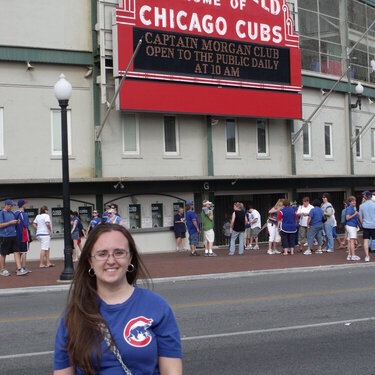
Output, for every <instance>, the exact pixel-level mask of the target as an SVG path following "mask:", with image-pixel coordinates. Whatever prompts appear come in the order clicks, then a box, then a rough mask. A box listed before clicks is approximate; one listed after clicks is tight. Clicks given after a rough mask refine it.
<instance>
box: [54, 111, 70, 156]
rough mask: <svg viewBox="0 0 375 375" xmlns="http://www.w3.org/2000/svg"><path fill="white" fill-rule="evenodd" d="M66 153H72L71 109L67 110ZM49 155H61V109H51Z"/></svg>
mask: <svg viewBox="0 0 375 375" xmlns="http://www.w3.org/2000/svg"><path fill="white" fill-rule="evenodd" d="M67 123H68V155H72V135H71V134H72V132H71V110H70V109H68V110H67ZM51 155H52V156H61V110H60V109H52V110H51Z"/></svg>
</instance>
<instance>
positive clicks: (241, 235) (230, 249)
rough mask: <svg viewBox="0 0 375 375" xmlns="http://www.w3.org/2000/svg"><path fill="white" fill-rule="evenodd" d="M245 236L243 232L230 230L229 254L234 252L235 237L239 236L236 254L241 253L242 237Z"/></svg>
mask: <svg viewBox="0 0 375 375" xmlns="http://www.w3.org/2000/svg"><path fill="white" fill-rule="evenodd" d="M244 236H245V232H236V231H235V230H234V231H232V237H231V239H230V248H229V254H232V255H233V254H234V249H235V246H236V239H237V237H238V238H239V246H238V254H239V255H242V254H243V250H244V248H243V238H244Z"/></svg>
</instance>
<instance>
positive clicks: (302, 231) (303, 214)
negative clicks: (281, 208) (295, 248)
mask: <svg viewBox="0 0 375 375" xmlns="http://www.w3.org/2000/svg"><path fill="white" fill-rule="evenodd" d="M313 208H314V206H313V205H312V204H310V198H309V197H304V198H302V205H301V206H299V207H298V210H297V217H298V219H299V231H298V237H299V238H298V244H299V251H300V252H302V251H303V247H304V244H305V243H306V241H307V220H308V218H309V212H310V211H311V210H312V209H313Z"/></svg>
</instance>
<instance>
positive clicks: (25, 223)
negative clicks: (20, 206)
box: [14, 210, 30, 243]
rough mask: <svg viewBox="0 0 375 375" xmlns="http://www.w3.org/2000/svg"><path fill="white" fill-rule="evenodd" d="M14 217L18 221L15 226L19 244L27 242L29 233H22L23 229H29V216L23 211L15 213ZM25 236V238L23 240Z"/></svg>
mask: <svg viewBox="0 0 375 375" xmlns="http://www.w3.org/2000/svg"><path fill="white" fill-rule="evenodd" d="M14 217H15V218H16V219H18V220H19V221H20V223H19V224H18V225H17V226H16V232H17V238H18V241H19V242H21V243H22V242H29V240H30V238H29V231H28V230H27V231H26V232H25V231H24V228H26V229H28V228H29V216H28V215H27V213H26V212H25V211H20V210H18V211H16V212H15V214H14ZM25 235H26V237H27V238H25Z"/></svg>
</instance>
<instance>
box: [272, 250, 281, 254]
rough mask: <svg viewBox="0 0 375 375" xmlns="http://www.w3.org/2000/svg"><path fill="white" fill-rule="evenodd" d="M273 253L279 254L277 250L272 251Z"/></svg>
mask: <svg viewBox="0 0 375 375" xmlns="http://www.w3.org/2000/svg"><path fill="white" fill-rule="evenodd" d="M273 253H274V254H281V251H279V250H274V252H273Z"/></svg>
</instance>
